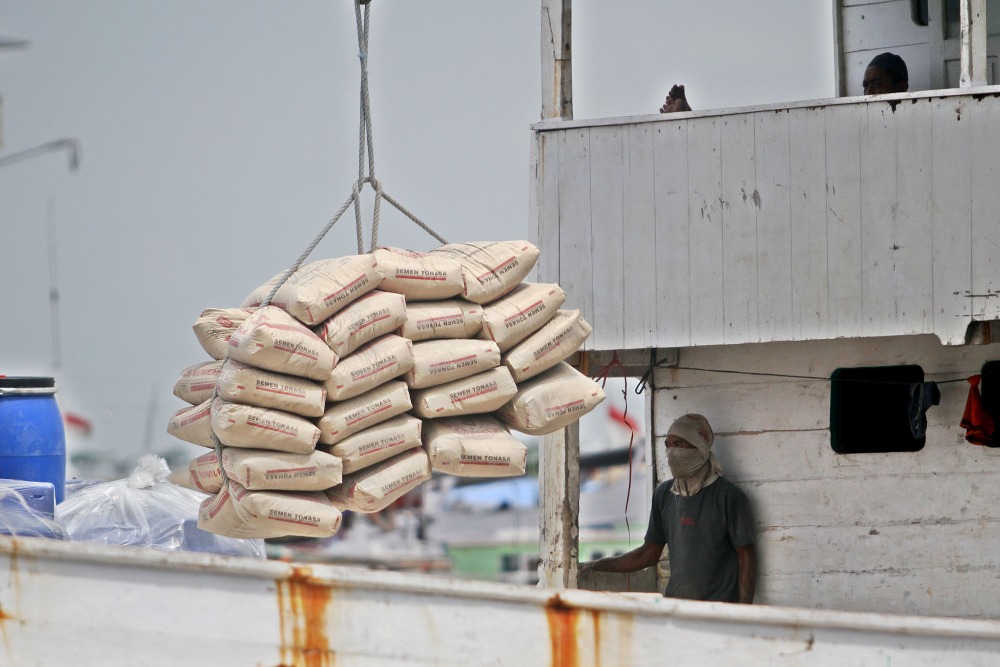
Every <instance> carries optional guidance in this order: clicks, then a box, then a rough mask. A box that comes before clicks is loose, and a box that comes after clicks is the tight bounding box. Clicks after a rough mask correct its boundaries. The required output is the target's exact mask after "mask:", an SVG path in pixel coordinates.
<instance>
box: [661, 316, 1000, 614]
mask: <svg viewBox="0 0 1000 667" xmlns="http://www.w3.org/2000/svg"><path fill="white" fill-rule="evenodd" d="M993 359H1000V345H981V346H960V347H945V346H942V345H941V344H940V342H939V341H938V340H937V338H935V337H933V336H929V335H923V336H907V337H893V338H869V339H851V340H834V341H810V342H796V343H766V344H758V345H735V346H713V347H700V348H689V349H685V350H681V351H680V356H679V364H678V365H679V367H680V368H681V369H683V368H698V369H712V370H713V371H718V370H729V371H744V372H756V373H775V374H779V375H800V376H810V377H819V378H828V377H829V375H830V373H832V372H833V370H835V369H836V368H838V367H852V366H853V367H857V366H867V365H872V366H876V365H896V364H919V365H920V366H921V367H922V368H923V369H924V373H925V378H926V379H927V380H935V381H941V380H946V379H953V378H965V377H967V376H969V375H972V374H974V373H977V372H979V369H980V368H981V366H982V364H983V363H984V362H985V361H988V360H993ZM654 382H655V386H656V390H655V394H654V397H653V408H652V409H653V420H652V435H653V438H654V460H655V461H656V469H657V476H658V479H666V478H669V477H670V475H669V472H668V470H667V468H666V466H665V450H664V448H663V440H664V436H665V433H666V431H667V428H668V427H669V425H670V423H671V422H672V421H673V420H674V419H675V418H677V417H678V416H680V415H682V414H685V413H687V412H698V413H701V414H704V415H705V416H706V417H708V419H709V420H710V422H711V423H712V425H713V427H714V429H715V431H716V433H717V434H718V435H717V436H716V444H715V447H714V449H713V451H715V452H716V454H717V456H718V457H719V459H720V460H721V463H722V465H723V467H724V469H725V475H726V477H727V478H728V479H730V480H731V481H734V482H736V483H737V484H738V485H739V486H740V487H741V488H743V490H744V491H745V492H746V493H747V495H748V496H749V498H750V500H751V502H752V504H753V507H754V512H755V518H756V521H757V530H758V548H759V556H760V570H759V587H758V590H759V595H758V601H759V602H761V603H764V604H772V605H782V606H796V607H809V608H820V609H841V610H853V611H875V612H884V613H904V614H917V615H945V616H987V617H992V618H1000V601H998V599H997V596H996V594H995V591H996V587H997V585H998V584H1000V549H998V548H997V545H998V544H1000V449H989V448H985V447H979V446H975V445H971V444H969V443H967V442H966V441H965V439H964V435H965V430H964V429H961V428H960V427H959V421H960V420H961V418H962V413H963V410H964V407H965V402H966V397H967V395H968V389H969V385H968V384H967V383H966V382H964V381H960V382H953V383H947V384H941V385H940V388H941V393H942V401H941V404H940V405H939V406H935V407H933V408H931V409H930V411H929V412H928V435H927V443H926V445H925V446H924V448H923V449H922V450H921V451H919V452H914V453H887V454H849V455H840V454H836V453H834V452H833V450H832V448H831V445H830V431H829V427H830V423H829V421H830V419H829V414H830V384H829V382H828V381H826V380H825V379H820V380H803V379H796V378H780V377H769V376H760V375H737V374H728V373H719V372H707V371H705V370H700V371H695V370H680V369H660V370H658V371H657V373H656V374H655V376H654Z"/></svg>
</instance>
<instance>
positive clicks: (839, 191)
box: [535, 87, 1000, 350]
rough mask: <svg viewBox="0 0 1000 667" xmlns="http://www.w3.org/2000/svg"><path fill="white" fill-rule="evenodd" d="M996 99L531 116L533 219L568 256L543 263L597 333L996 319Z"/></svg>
mask: <svg viewBox="0 0 1000 667" xmlns="http://www.w3.org/2000/svg"><path fill="white" fill-rule="evenodd" d="M998 117H1000V88H997V87H994V88H987V89H980V91H978V92H977V94H976V95H974V96H973V95H963V94H960V93H959V92H958V91H953V92H948V93H935V94H933V95H928V94H920V93H908V94H900V95H893V96H885V97H880V98H878V99H873V98H850V99H846V100H829V101H825V102H823V103H812V104H798V105H791V106H779V105H775V106H771V107H756V108H753V109H747V110H728V111H719V112H697V113H695V112H692V113H684V114H673V115H670V116H664V115H657V116H643V117H636V118H618V119H602V120H598V121H573V122H570V123H540V124H538V125H537V126H535V129H536V141H537V142H540V143H539V145H544V149H545V152H546V160H545V162H544V164H541V165H540V166H539V173H538V178H539V179H540V182H542V183H544V184H545V187H544V194H540V195H539V196H540V201H539V205H538V215H539V216H540V217H539V219H538V220H537V228H538V230H539V239H540V241H541V242H542V248H543V255H548V254H550V253H553V252H555V251H556V250H555V249H556V247H558V255H559V257H558V259H557V260H553V259H552V258H547V259H546V260H545V263H544V264H543V265H541V266H540V268H539V279H540V280H543V281H546V282H558V283H559V284H560V285H562V286H563V287H564V289H566V292H567V303H571V304H574V306H575V307H579V308H581V309H582V310H583V311H584V315H585V317H587V319H588V321H589V322H590V323H591V324H592V325H593V326H594V334H593V336H592V338H591V339H590V340H589V341H588V347H589V348H590V349H605V350H607V349H646V348H649V347H661V348H669V347H686V346H688V345H715V344H737V343H748V342H766V341H775V340H808V339H822V338H838V337H870V336H887V335H904V334H918V333H933V334H935V335H937V336H938V337H939V338H941V340H943V341H945V342H946V343H948V344H961V343H963V342H964V341H965V335H966V330H967V328H968V326H969V324H970V322H972V321H973V320H974V319H982V318H997V317H1000V291H998V287H1000V261H998V260H997V259H996V252H993V251H992V249H993V248H995V247H996V245H995V244H996V243H997V234H998V232H997V231H996V230H997V225H996V223H997V220H998V213H997V211H998V209H1000V207H998V206H997V204H998V203H1000V200H998V199H997V198H998V196H1000V195H998V194H997V190H998V188H996V186H995V185H991V184H992V183H995V176H996V175H997V173H998V168H1000V157H998V151H995V150H991V147H992V146H994V144H995V138H994V135H995V134H996V132H997V131H998V130H997V124H996V118H998ZM640 138H642V139H644V140H645V141H647V142H649V143H648V144H647V145H645V146H644V147H642V148H641V149H640V148H639V147H638V146H637V145H636V142H637V141H638V140H639V139H640ZM557 141H558V146H559V150H558V152H557V155H556V157H555V160H553V159H552V154H553V151H552V150H551V147H552V144H553V143H555V142H557ZM650 150H651V151H652V161H653V165H652V170H653V173H652V178H650V173H649V170H650V165H649V159H650V158H649V151H650ZM633 155H635V156H636V159H635V160H632V156H633ZM553 171H554V173H555V176H553ZM553 182H555V183H556V184H557V185H556V187H557V191H556V192H553V191H551V187H550V184H552V183H553ZM539 187H540V188H541V186H539ZM625 193H627V202H625V203H623V199H625V198H626V197H625ZM553 202H557V205H555V204H553ZM650 211H653V214H652V217H650ZM641 216H646V217H644V218H642V217H641ZM637 217H640V219H639V220H637ZM651 222H655V229H653V230H652V231H651V230H650V224H651ZM546 239H552V240H553V242H554V240H555V239H558V246H556V245H545V242H544V240H546ZM650 246H652V247H655V261H652V262H651V263H648V264H647V263H643V264H641V265H640V264H638V263H637V262H631V261H629V258H632V257H643V258H647V259H648V258H649V257H650V254H649V252H650V251H649V248H650ZM557 267H558V268H557ZM619 270H620V271H621V272H622V274H623V276H625V277H616V275H615V272H617V271H619ZM625 287H627V290H626V292H625V294H626V295H627V296H626V297H624V298H623V297H622V296H621V295H622V294H623V291H622V290H623V288H625ZM626 303H627V304H628V305H627V307H626ZM638 312H642V313H643V315H642V316H636V313H638ZM651 322H655V323H656V326H655V328H653V329H652V330H651V328H650V323H651Z"/></svg>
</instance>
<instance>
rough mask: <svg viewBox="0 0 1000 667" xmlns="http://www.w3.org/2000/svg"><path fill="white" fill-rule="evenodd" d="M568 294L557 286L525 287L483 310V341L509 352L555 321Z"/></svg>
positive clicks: (526, 285)
mask: <svg viewBox="0 0 1000 667" xmlns="http://www.w3.org/2000/svg"><path fill="white" fill-rule="evenodd" d="M565 300H566V292H564V291H563V289H562V288H561V287H559V285H556V284H555V283H521V284H520V285H518V286H517V287H515V288H514V289H513V290H511V291H510V293H509V294H507V295H506V296H504V297H503V298H502V299H498V300H496V301H494V302H493V303H491V304H490V305H488V306H484V307H483V331H482V333H481V334H479V337H480V338H483V339H485V340H492V341H495V342H496V344H497V345H498V346H499V347H500V351H501V352H506V351H507V350H509V349H511V348H512V347H514V346H515V345H517V344H518V343H520V342H521V341H522V340H524V339H525V338H527V337H528V336H530V335H531V334H533V333H534V332H536V331H538V330H539V329H541V328H542V327H543V326H544V325H545V323H546V322H548V321H549V320H551V319H552V318H553V317H555V314H556V311H557V310H559V306H561V305H562V304H563V301H565Z"/></svg>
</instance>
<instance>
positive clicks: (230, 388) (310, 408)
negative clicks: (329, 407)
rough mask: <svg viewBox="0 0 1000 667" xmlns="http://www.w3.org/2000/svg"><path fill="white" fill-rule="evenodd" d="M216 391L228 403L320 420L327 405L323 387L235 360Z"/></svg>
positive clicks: (224, 368)
mask: <svg viewBox="0 0 1000 667" xmlns="http://www.w3.org/2000/svg"><path fill="white" fill-rule="evenodd" d="M215 388H216V392H217V393H218V395H219V396H221V397H222V398H224V399H226V400H227V401H233V402H234V403H242V404H244V405H256V406H257V407H259V408H274V409H276V410H284V411H285V412H292V413H294V414H297V415H301V416H303V417H319V416H320V415H322V414H323V409H324V407H325V406H326V389H324V388H323V385H322V384H320V383H318V382H313V381H312V380H307V379H305V378H300V377H295V376H294V375H285V374H283V373H275V372H273V371H264V370H261V369H259V368H254V367H253V366H248V365H246V364H243V363H240V362H239V361H236V360H234V359H227V360H226V363H225V364H223V366H222V372H220V373H219V379H218V381H216V383H215Z"/></svg>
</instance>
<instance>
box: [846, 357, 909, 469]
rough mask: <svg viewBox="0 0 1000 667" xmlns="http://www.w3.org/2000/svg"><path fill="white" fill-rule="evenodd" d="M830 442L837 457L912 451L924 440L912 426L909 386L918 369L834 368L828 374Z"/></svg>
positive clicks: (882, 367)
mask: <svg viewBox="0 0 1000 667" xmlns="http://www.w3.org/2000/svg"><path fill="white" fill-rule="evenodd" d="M830 380H831V382H830V444H831V446H832V447H833V451H835V452H837V453H838V454H861V453H875V452H916V451H919V450H920V449H922V448H923V446H924V443H925V442H926V438H924V437H920V438H916V437H914V435H913V432H912V430H911V428H910V401H911V386H912V385H913V384H918V383H922V382H923V381H924V371H923V369H922V368H921V367H920V366H915V365H907V366H875V367H866V368H838V369H837V370H835V371H834V372H833V374H832V375H831V376H830Z"/></svg>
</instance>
